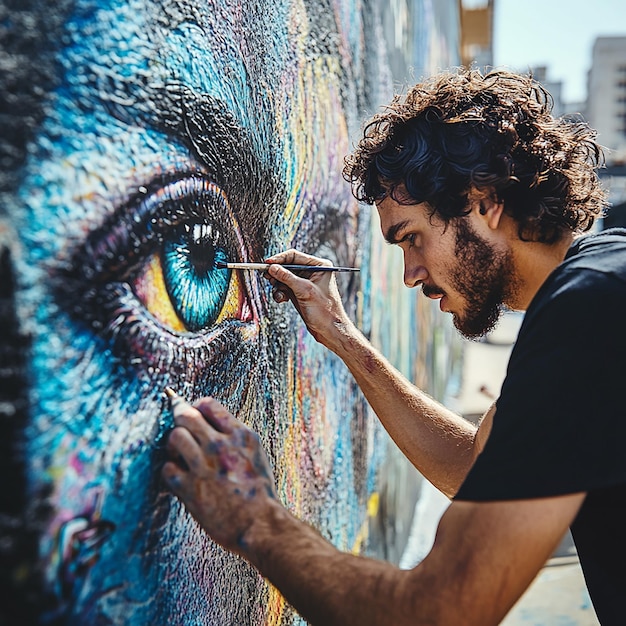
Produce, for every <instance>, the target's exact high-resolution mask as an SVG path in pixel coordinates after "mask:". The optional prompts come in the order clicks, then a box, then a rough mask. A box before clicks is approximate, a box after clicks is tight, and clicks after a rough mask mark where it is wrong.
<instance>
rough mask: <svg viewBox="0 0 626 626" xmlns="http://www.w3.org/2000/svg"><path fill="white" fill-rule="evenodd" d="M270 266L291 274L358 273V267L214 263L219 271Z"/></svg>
mask: <svg viewBox="0 0 626 626" xmlns="http://www.w3.org/2000/svg"><path fill="white" fill-rule="evenodd" d="M270 265H280V266H281V267H284V268H285V269H288V270H291V271H292V272H359V271H360V269H359V268H358V267H334V266H332V267H329V266H328V265H287V264H282V263H224V262H223V261H216V263H215V267H217V268H218V269H221V270H250V271H259V272H264V271H266V270H267V269H268V268H269V267H270Z"/></svg>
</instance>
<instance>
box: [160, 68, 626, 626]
mask: <svg viewBox="0 0 626 626" xmlns="http://www.w3.org/2000/svg"><path fill="white" fill-rule="evenodd" d="M600 158H601V151H600V149H599V147H598V146H597V145H596V143H595V142H594V134H593V132H592V131H591V130H590V129H588V128H587V127H586V126H585V125H584V124H582V123H580V122H577V121H572V120H562V119H554V118H553V117H552V116H551V115H550V105H549V96H548V94H547V93H546V92H545V91H544V90H543V89H542V87H540V86H539V85H538V84H537V83H536V82H534V81H533V80H532V79H531V78H529V77H525V76H519V75H516V74H512V73H508V72H504V71H494V72H491V73H489V74H487V75H485V76H482V75H481V74H480V73H479V72H477V71H475V70H469V71H460V72H458V73H450V74H447V73H446V74H443V75H441V76H438V77H435V78H433V79H431V80H429V81H427V82H425V83H423V84H420V85H417V86H416V87H415V88H413V89H412V90H411V91H409V93H408V94H407V95H406V97H404V98H397V99H395V100H394V102H393V103H392V104H391V105H390V106H389V107H387V108H386V109H385V111H384V112H383V113H381V114H380V115H377V116H376V117H375V118H374V119H373V120H372V121H371V123H370V124H369V125H368V126H367V127H366V129H365V134H364V137H363V138H362V140H361V142H360V144H359V146H358V147H357V149H356V152H355V153H354V154H353V155H351V156H350V157H349V158H348V160H347V164H346V170H345V174H346V177H347V178H348V179H349V180H350V181H352V182H353V183H354V188H355V195H356V196H357V197H358V198H359V199H361V200H365V201H368V202H375V203H376V206H377V209H378V212H379V215H380V221H381V229H382V233H383V235H384V237H385V239H386V240H387V241H388V242H389V243H390V244H395V245H398V246H400V248H401V249H402V251H403V253H404V263H405V270H404V282H405V284H406V285H407V286H408V287H417V286H421V288H422V291H423V293H424V295H426V296H427V297H429V298H436V299H439V303H440V308H441V310H442V311H444V312H448V313H451V314H452V315H453V318H454V323H455V325H456V327H457V328H458V329H459V330H460V331H461V332H462V333H463V334H465V335H467V336H469V337H477V336H480V335H482V334H484V333H485V332H486V331H488V330H489V329H490V328H491V327H492V326H493V324H494V323H495V321H496V320H497V317H498V313H499V311H500V309H501V307H502V305H505V306H507V307H509V308H511V309H520V310H526V311H527V312H526V315H525V319H524V323H523V326H522V328H521V330H520V334H519V338H518V341H517V343H516V346H515V348H514V351H513V353H512V355H511V359H510V363H509V367H508V373H507V377H506V380H505V382H504V384H503V387H502V391H501V395H500V397H499V399H498V400H497V401H496V403H495V404H494V405H493V406H492V407H491V409H490V410H489V411H488V412H487V413H486V415H485V416H484V418H483V420H482V421H481V423H480V426H479V427H478V428H475V427H474V426H472V425H471V424H469V423H467V422H466V421H464V420H463V419H461V418H460V417H459V416H457V415H455V414H453V413H451V412H450V411H448V410H446V409H445V408H444V407H442V406H441V405H439V404H438V403H436V402H435V401H433V400H432V399H430V398H429V397H428V396H427V395H426V394H424V393H423V392H422V391H420V390H419V389H416V388H415V387H414V386H413V385H411V384H410V383H409V382H408V381H406V380H405V379H404V378H403V377H402V376H401V375H400V374H399V373H398V372H396V371H395V370H394V369H393V368H392V367H391V366H390V365H389V363H388V362H386V361H385V359H384V357H383V356H381V355H380V354H379V353H378V352H377V351H376V350H375V349H374V348H372V346H371V345H369V343H368V342H367V341H366V339H365V338H364V337H363V336H362V335H361V334H360V333H359V331H358V330H357V329H356V328H355V327H354V325H353V324H352V323H351V321H350V320H349V319H348V317H347V315H346V314H345V312H344V311H343V309H342V307H341V304H340V300H339V295H338V293H337V288H336V286H335V283H334V280H333V279H332V277H329V275H328V274H322V273H318V274H314V275H312V276H311V277H310V280H307V279H304V278H301V277H297V276H294V275H293V274H291V273H290V272H289V271H287V270H286V269H284V268H282V267H280V266H279V265H277V264H278V263H291V262H295V263H307V264H310V265H315V264H323V263H324V261H322V260H320V259H316V258H314V257H311V256H307V255H304V254H301V253H299V252H296V251H293V250H292V251H288V252H285V253H282V254H279V255H276V256H274V257H272V258H271V259H270V261H271V262H272V263H274V264H276V265H274V266H273V267H271V269H270V270H269V276H270V280H271V281H272V283H273V284H274V286H275V299H276V300H278V301H283V300H286V299H290V300H291V301H292V302H293V303H294V304H295V306H296V307H297V309H298V311H299V313H300V315H301V316H302V318H303V320H304V321H305V323H306V325H307V327H308V329H309V331H310V332H311V333H312V334H313V336H314V337H315V338H316V339H317V340H318V341H319V342H321V343H322V344H323V345H325V346H327V347H328V348H329V349H330V350H332V351H333V352H335V353H336V354H338V355H339V356H340V357H341V358H342V359H343V360H344V361H345V363H346V365H347V366H348V368H349V369H350V371H351V372H352V374H353V375H354V377H355V379H356V380H357V382H358V384H359V385H360V387H361V389H362V390H363V392H364V394H365V396H366V397H367V399H368V401H369V402H370V404H371V405H372V407H373V408H374V410H375V411H376V413H377V415H378V417H379V418H380V420H381V421H382V423H383V424H384V426H385V428H386V429H387V430H388V432H389V433H390V435H391V436H392V437H393V439H394V440H395V441H396V443H397V444H398V445H399V446H400V448H401V449H402V450H403V452H404V453H405V454H406V455H407V457H408V458H409V459H410V460H411V461H412V462H413V463H414V465H415V466H416V467H417V468H418V469H419V470H420V471H421V472H422V473H423V474H424V475H425V476H426V477H427V478H428V479H429V480H430V481H431V482H432V483H433V484H434V485H435V486H437V487H438V488H439V489H441V490H442V491H443V492H444V493H446V494H447V495H449V496H450V497H452V498H453V499H454V500H453V502H452V504H451V505H450V507H449V508H448V510H447V511H446V513H445V514H444V516H443V518H442V520H441V522H440V525H439V529H438V533H437V537H436V540H435V544H434V546H433V548H432V551H431V552H430V554H429V555H428V556H427V557H426V558H425V560H424V561H423V562H422V563H421V564H419V565H418V566H417V567H416V568H415V569H413V570H411V571H401V570H399V569H396V568H395V567H392V566H391V565H389V564H387V563H383V562H377V561H373V560H368V559H364V558H357V557H354V556H349V555H346V554H342V553H340V552H338V551H337V550H335V549H334V548H333V547H331V546H330V544H328V543H327V542H325V541H324V540H323V539H322V538H321V537H319V536H318V535H317V533H316V532H315V531H314V530H312V529H311V528H309V527H308V526H306V525H304V524H302V523H301V522H299V521H298V520H296V519H295V518H294V517H292V516H291V515H289V514H288V513H287V512H286V511H285V509H284V508H283V507H282V506H281V504H280V503H279V502H278V501H277V499H276V496H275V492H274V490H273V487H272V479H271V474H270V471H269V468H268V464H267V462H266V461H265V460H264V457H263V455H262V451H261V449H260V448H259V445H258V442H257V441H256V439H255V438H254V436H253V435H252V434H251V433H250V432H249V431H247V430H246V429H245V428H244V427H243V426H242V425H241V424H240V423H239V422H238V421H237V420H235V418H233V417H232V416H230V415H229V414H228V413H227V412H226V411H225V409H223V408H222V407H221V406H220V405H219V404H218V403H216V402H215V401H213V400H210V399H206V400H204V401H201V402H200V403H199V404H198V405H197V406H196V408H192V407H190V406H188V405H179V406H178V407H177V408H176V411H175V416H176V423H177V426H178V427H177V428H175V429H174V430H173V432H172V433H171V435H170V437H169V443H168V447H169V451H170V454H171V455H172V459H173V461H172V462H169V463H168V464H166V465H165V467H164V469H163V475H164V477H165V480H166V481H167V483H168V484H169V486H170V487H171V489H172V490H173V491H174V492H175V493H176V494H177V495H178V496H179V497H180V498H181V499H182V500H183V501H184V502H185V503H186V505H187V507H188V508H189V510H190V511H191V513H192V514H193V515H194V516H195V517H196V519H197V520H198V521H199V522H200V523H201V525H202V526H203V528H204V529H205V530H206V531H207V532H208V533H209V534H210V535H211V536H212V537H213V538H214V539H215V540H216V541H218V542H220V543H221V544H222V545H224V546H225V547H227V548H228V549H230V550H233V551H234V552H237V553H238V554H240V555H242V556H243V557H245V558H246V559H248V560H249V561H250V562H251V563H252V564H253V565H254V566H255V567H257V568H258V569H259V571H260V572H261V573H262V574H263V575H265V576H266V577H267V578H269V580H270V581H271V582H273V583H274V584H275V585H276V586H277V587H278V588H279V589H280V590H281V591H282V592H283V593H284V594H285V595H286V597H287V599H288V600H289V601H290V602H292V603H293V605H294V606H295V607H296V608H297V609H298V610H299V611H300V612H301V613H302V615H303V616H304V617H305V618H307V619H309V620H310V621H311V622H312V623H314V624H324V625H327V624H344V625H345V624H358V625H360V626H363V625H367V624H393V625H394V626H398V625H401V624H444V625H449V624H476V625H480V626H485V625H488V624H497V623H498V622H500V621H501V620H502V618H503V617H504V616H505V615H506V613H507V611H508V610H509V609H510V608H511V606H512V605H513V604H514V603H515V602H516V600H517V599H518V598H519V597H520V595H521V594H522V593H523V591H524V590H525V589H526V588H527V587H528V585H529V584H530V582H531V581H532V580H533V578H534V577H535V575H536V574H537V572H538V571H539V570H540V568H541V567H542V565H543V564H544V563H545V561H546V560H547V559H548V558H549V556H550V555H551V553H552V552H553V550H554V549H555V548H556V546H557V545H558V543H559V541H560V540H561V538H562V536H563V534H564V533H565V531H566V530H567V528H568V527H569V526H570V525H571V527H572V532H573V536H574V539H575V541H576V545H577V547H578V551H579V554H580V558H581V562H582V566H583V569H584V573H585V576H586V579H587V583H588V587H589V590H590V593H591V596H592V598H593V601H594V606H595V608H596V611H597V614H598V616H599V618H600V620H601V622H602V623H603V624H618V623H623V615H622V607H621V604H622V600H623V593H624V589H626V575H625V574H624V568H623V563H624V559H625V558H626V542H624V541H623V537H622V530H623V525H624V522H623V519H622V517H623V511H624V510H626V461H625V458H626V455H624V454H623V450H622V441H623V438H624V435H625V434H626V433H625V429H626V426H625V425H624V424H625V422H624V406H623V402H622V397H621V387H620V380H621V377H622V373H621V372H622V370H623V368H622V367H621V365H620V363H621V362H622V359H623V355H624V354H626V333H624V332H623V331H622V329H621V324H622V311H624V310H625V308H624V307H625V306H626V285H625V281H626V232H624V231H614V232H606V233H602V234H598V235H594V236H584V237H580V234H581V233H582V232H583V231H585V230H588V229H589V228H590V227H591V225H592V223H593V221H594V219H595V218H596V217H598V216H599V215H600V214H601V212H602V210H603V207H604V205H605V196H604V192H603V191H602V189H601V188H600V186H599V183H598V179H597V177H596V174H595V171H594V168H595V167H596V166H597V165H598V163H599V160H600ZM179 456H180V457H182V459H183V460H184V461H185V464H186V465H185V467H184V468H183V467H182V466H181V465H180V464H179V463H177V462H176V459H177V458H179Z"/></svg>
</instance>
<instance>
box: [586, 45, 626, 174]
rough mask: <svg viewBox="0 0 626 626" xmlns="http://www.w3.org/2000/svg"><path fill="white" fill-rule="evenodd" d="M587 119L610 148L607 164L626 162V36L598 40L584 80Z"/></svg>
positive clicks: (600, 138)
mask: <svg viewBox="0 0 626 626" xmlns="http://www.w3.org/2000/svg"><path fill="white" fill-rule="evenodd" d="M587 120H588V121H589V123H590V124H591V126H593V127H594V128H596V129H597V130H598V139H599V141H600V143H601V144H602V145H604V146H606V147H607V148H609V153H608V154H607V163H608V164H609V165H619V164H624V163H625V162H626V36H622V37H598V38H597V39H596V41H595V43H594V46H593V53H592V61H591V69H590V70H589V75H588V79H587Z"/></svg>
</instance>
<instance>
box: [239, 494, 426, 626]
mask: <svg viewBox="0 0 626 626" xmlns="http://www.w3.org/2000/svg"><path fill="white" fill-rule="evenodd" d="M278 537H280V540H278V539H277V538H278ZM248 538H249V539H250V546H248V550H249V551H248V553H247V554H246V557H247V558H249V560H250V561H251V562H252V564H253V565H254V566H255V567H256V568H257V569H258V570H259V571H260V572H261V573H262V574H263V575H264V576H265V577H266V578H267V579H268V580H269V581H270V582H271V583H272V584H273V585H275V586H276V587H277V588H278V589H280V591H281V592H282V594H283V595H284V596H285V598H286V599H287V600H288V602H289V603H290V604H291V605H292V606H293V607H294V608H296V610H297V611H298V612H299V613H300V614H301V615H302V616H303V617H304V618H305V619H306V620H307V621H308V622H309V623H310V624H313V625H314V626H317V625H320V626H334V625H337V626H350V625H352V624H354V625H358V626H370V625H371V626H374V625H377V626H379V625H380V624H394V625H396V626H402V625H403V624H407V625H408V624H412V625H414V624H417V623H418V622H417V621H416V616H415V615H414V614H413V615H411V607H409V606H406V607H405V606H403V602H404V600H405V598H404V594H403V581H404V579H405V578H406V576H407V572H404V571H402V570H399V569H398V568H396V567H394V566H392V565H391V564H389V563H386V562H383V561H376V560H373V559H366V558H362V557H356V556H353V555H350V554H346V553H343V552H340V551H338V550H337V549H336V548H335V547H333V546H332V545H331V544H330V543H328V542H327V541H326V540H325V539H324V538H322V537H321V536H320V535H319V534H318V533H317V531H316V530H315V529H313V528H312V527H310V526H308V525H306V524H304V523H302V522H300V521H298V520H297V519H296V518H294V517H293V516H291V515H290V514H289V513H288V512H287V511H286V510H285V509H283V508H282V507H280V506H276V507H274V510H273V511H272V512H271V515H270V516H269V517H268V518H267V519H265V520H263V522H261V523H258V524H255V528H254V529H253V530H252V531H251V532H250V533H249V535H248Z"/></svg>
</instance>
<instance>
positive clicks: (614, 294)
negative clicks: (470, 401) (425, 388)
mask: <svg viewBox="0 0 626 626" xmlns="http://www.w3.org/2000/svg"><path fill="white" fill-rule="evenodd" d="M583 491H585V492H587V493H588V495H587V497H586V498H585V501H584V503H583V506H582V508H581V510H580V512H579V514H578V516H577V517H576V520H575V521H574V523H573V524H572V536H573V538H574V541H575V543H576V547H577V549H578V554H579V557H580V561H581V565H582V568H583V572H584V575H585V580H586V582H587V587H588V588H589V593H590V595H591V598H592V601H593V603H594V607H595V609H596V613H597V615H598V618H599V619H600V621H601V623H602V624H603V625H608V624H620V625H621V624H625V623H626V609H625V608H624V600H625V599H626V536H625V531H626V230H621V229H619V230H618V229H615V230H610V231H605V232H602V233H598V234H596V235H588V236H585V237H582V238H580V239H578V240H577V241H576V242H575V243H574V245H573V246H572V248H571V249H570V251H569V253H568V255H567V257H566V258H565V260H564V261H563V263H562V264H560V265H559V266H558V267H557V268H556V269H555V270H554V272H553V273H552V274H551V275H550V276H549V277H548V279H547V280H546V282H545V283H544V284H543V285H542V287H541V289H540V290H539V292H538V293H537V294H536V296H535V298H534V299H533V301H532V302H531V305H530V306H529V308H528V310H527V312H526V315H525V317H524V321H523V323H522V326H521V329H520V332H519V336H518V339H517V342H516V344H515V346H514V348H513V351H512V353H511V358H510V361H509V365H508V368H507V375H506V378H505V380H504V383H503V385H502V391H501V394H500V397H499V399H498V401H497V410H496V414H495V416H494V421H493V425H492V430H491V433H490V435H489V439H488V440H487V443H486V444H485V447H484V449H483V451H482V453H481V454H480V456H479V457H478V458H477V460H476V463H475V464H474V466H473V467H472V469H471V470H470V472H469V474H468V476H467V478H466V480H465V482H464V483H463V485H462V486H461V489H460V490H459V492H458V494H457V496H456V499H458V500H470V501H489V500H491V501H493V500H514V499H522V498H541V497H548V496H557V495H564V494H568V493H576V492H583Z"/></svg>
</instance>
